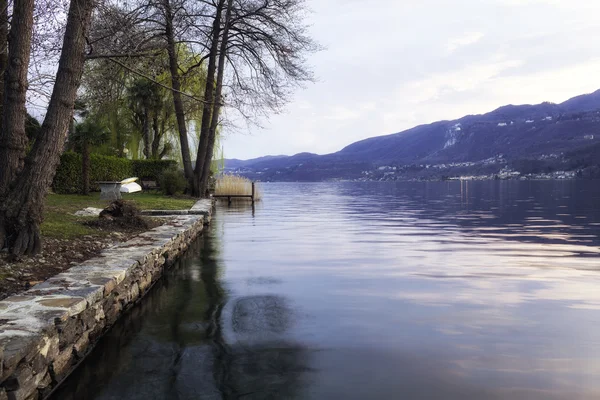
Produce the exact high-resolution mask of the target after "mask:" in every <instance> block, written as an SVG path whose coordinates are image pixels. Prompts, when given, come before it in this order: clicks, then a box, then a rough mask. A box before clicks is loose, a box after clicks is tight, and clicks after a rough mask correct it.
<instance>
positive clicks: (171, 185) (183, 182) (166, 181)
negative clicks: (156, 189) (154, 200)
mask: <svg viewBox="0 0 600 400" xmlns="http://www.w3.org/2000/svg"><path fill="white" fill-rule="evenodd" d="M159 181H160V189H161V190H162V191H163V193H164V194H166V195H168V196H173V195H175V194H180V193H183V191H184V190H185V189H186V188H187V185H188V182H187V179H185V176H184V175H183V172H182V171H179V170H177V169H170V170H166V171H164V172H163V173H162V175H161V176H160V180H159Z"/></svg>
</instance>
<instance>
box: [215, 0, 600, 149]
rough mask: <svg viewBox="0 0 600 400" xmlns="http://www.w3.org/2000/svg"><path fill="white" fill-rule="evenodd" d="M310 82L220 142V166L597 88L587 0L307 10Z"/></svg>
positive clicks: (402, 1)
mask: <svg viewBox="0 0 600 400" xmlns="http://www.w3.org/2000/svg"><path fill="white" fill-rule="evenodd" d="M308 3H309V5H310V6H311V8H312V9H313V11H314V12H313V13H312V14H310V20H309V23H310V24H311V28H310V31H311V35H312V36H313V37H315V38H316V39H317V40H318V41H319V42H321V43H322V44H323V45H325V46H326V48H327V50H325V51H323V52H320V53H318V54H315V55H312V56H310V58H309V62H310V63H311V64H312V65H313V66H314V70H315V74H316V76H317V77H318V82H317V83H315V84H314V85H308V87H307V88H306V89H305V90H301V91H298V92H297V93H296V94H295V98H294V101H293V102H292V103H291V104H290V105H289V106H288V108H287V111H286V112H285V113H283V114H281V115H276V116H273V117H272V118H271V119H270V121H269V123H268V124H266V125H267V126H266V129H264V130H258V129H256V130H254V131H253V134H252V135H229V136H228V137H227V140H226V142H225V153H226V156H227V157H237V158H251V157H256V156H261V155H265V154H295V153H299V152H303V151H309V152H315V153H320V154H323V153H329V152H335V151H338V150H340V149H341V148H342V147H344V146H345V145H347V144H349V143H352V142H354V141H357V140H361V139H364V138H367V137H371V136H376V135H383V134H388V133H393V132H398V131H401V130H404V129H408V128H411V127H413V126H415V125H418V124H424V123H431V122H434V121H436V120H440V119H454V118H460V117H462V116H463V115H467V114H474V113H483V112H487V111H491V110H493V109H495V108H497V107H499V106H502V105H505V104H509V103H511V104H519V103H539V102H542V101H546V100H547V101H553V102H561V101H564V100H566V99H568V98H569V97H573V96H576V95H579V94H582V93H589V92H592V91H594V90H596V89H598V88H600V74H598V71H600V59H599V58H597V57H600V50H598V46H597V40H596V39H595V38H597V37H598V36H600V25H598V23H597V17H596V16H597V15H598V13H600V2H594V1H588V0H569V1H566V0H556V1H544V0H489V1H480V0H455V1H453V2H447V1H442V0H423V1H420V2H415V1H412V0H374V1H373V2H370V3H369V8H368V9H365V7H364V2H360V1H347V0H331V1H326V2H324V1H318V0H308Z"/></svg>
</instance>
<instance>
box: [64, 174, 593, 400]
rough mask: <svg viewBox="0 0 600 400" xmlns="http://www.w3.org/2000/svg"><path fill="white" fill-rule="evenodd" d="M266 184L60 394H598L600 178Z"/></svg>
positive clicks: (228, 213) (222, 217)
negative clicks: (255, 200) (259, 198)
mask: <svg viewBox="0 0 600 400" xmlns="http://www.w3.org/2000/svg"><path fill="white" fill-rule="evenodd" d="M262 190H263V192H264V198H263V201H262V202H260V203H259V204H257V206H256V209H255V210H254V212H253V210H252V208H251V207H250V206H249V205H248V206H244V207H232V208H228V207H227V206H219V208H218V211H217V213H216V215H215V218H214V220H213V223H212V226H211V228H210V230H209V231H207V232H205V235H204V236H203V237H202V238H201V239H200V240H199V241H198V242H197V243H196V244H195V245H194V246H193V247H192V249H191V250H190V251H189V252H188V253H187V254H186V256H185V257H184V259H182V261H181V263H180V264H179V265H178V267H177V268H176V269H174V270H173V271H172V272H171V273H169V274H168V275H167V276H166V277H165V279H164V280H163V281H161V282H160V283H159V284H157V285H156V286H155V287H154V288H153V290H152V292H151V293H150V294H149V295H148V297H147V298H146V299H145V300H144V301H143V302H142V304H141V305H139V306H138V307H136V308H134V309H133V310H132V311H131V312H130V313H129V314H128V315H127V317H126V318H124V319H123V320H122V321H120V322H119V323H118V324H117V325H116V326H115V327H114V329H113V330H111V331H110V332H109V333H108V335H107V336H105V337H104V338H103V339H102V341H101V342H100V343H99V345H98V346H97V348H96V349H95V350H94V352H93V353H92V354H91V355H90V357H88V358H87V359H86V361H85V362H84V363H83V365H82V367H81V368H80V369H79V370H78V371H76V372H75V373H74V374H73V375H72V376H71V377H70V378H69V380H68V381H67V382H66V383H65V385H64V386H63V387H62V389H61V390H60V391H59V392H58V393H56V395H55V397H54V398H55V399H61V400H62V399H67V400H68V399H102V400H108V399H444V400H447V399H482V400H487V399H517V400H521V399H523V400H524V399H527V400H533V399H540V400H541V399H544V400H545V399H578V400H583V399H598V398H600V237H599V236H600V182H593V181H541V182H528V181H524V182H518V181H500V182H498V181H491V182H463V183H461V182H430V183H397V184H396V183H381V184H378V183H327V184H325V183H323V184H264V185H263V186H262Z"/></svg>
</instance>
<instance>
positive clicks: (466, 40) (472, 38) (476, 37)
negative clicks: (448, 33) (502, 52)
mask: <svg viewBox="0 0 600 400" xmlns="http://www.w3.org/2000/svg"><path fill="white" fill-rule="evenodd" d="M484 36H485V35H484V34H483V33H481V32H469V33H465V34H464V35H462V36H458V37H455V38H453V39H450V40H449V41H448V43H447V44H446V49H447V52H448V53H454V52H455V51H456V50H457V49H459V48H461V47H465V46H469V45H471V44H475V43H477V42H479V41H480V40H481V39H482V38H483V37H484Z"/></svg>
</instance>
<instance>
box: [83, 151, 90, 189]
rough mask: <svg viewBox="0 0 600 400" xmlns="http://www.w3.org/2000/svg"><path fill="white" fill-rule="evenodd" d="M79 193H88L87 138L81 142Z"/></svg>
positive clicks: (88, 161) (88, 160)
mask: <svg viewBox="0 0 600 400" xmlns="http://www.w3.org/2000/svg"><path fill="white" fill-rule="evenodd" d="M81 193H82V194H83V195H85V196H87V195H88V194H90V145H89V143H88V141H87V140H84V141H83V143H81Z"/></svg>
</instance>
